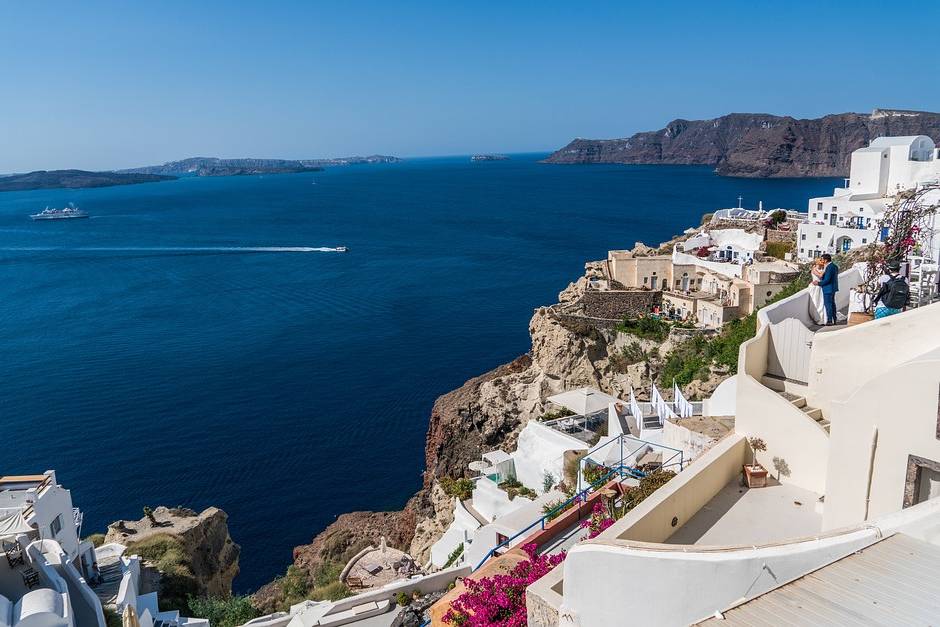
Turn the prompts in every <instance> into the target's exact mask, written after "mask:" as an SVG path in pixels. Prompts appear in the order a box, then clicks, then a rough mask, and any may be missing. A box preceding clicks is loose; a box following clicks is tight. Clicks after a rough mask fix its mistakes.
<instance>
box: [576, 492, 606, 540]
mask: <svg viewBox="0 0 940 627" xmlns="http://www.w3.org/2000/svg"><path fill="white" fill-rule="evenodd" d="M612 524H614V519H613V518H612V517H611V515H610V514H609V513H608V512H607V508H606V507H604V504H603V503H601V502H600V501H599V500H598V501H595V502H594V507H592V508H591V516H590V518H585V519H584V520H582V521H581V523H580V525H581V528H582V529H587V530H588V534H587V538H582V539H583V540H590V539H591V538H596V537H597V536H599V535H600V533H601V532H602V531H604V529H607V528H608V527H610V526H611V525H612Z"/></svg>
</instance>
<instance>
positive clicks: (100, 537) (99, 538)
mask: <svg viewBox="0 0 940 627" xmlns="http://www.w3.org/2000/svg"><path fill="white" fill-rule="evenodd" d="M104 537H105V536H104V534H103V533H93V534H91V535H90V536H88V537H87V538H85V539H86V540H88V541H89V542H91V543H92V544H93V545H94V546H95V548H96V549H97V548H98V547H99V546H101V545H102V544H104Z"/></svg>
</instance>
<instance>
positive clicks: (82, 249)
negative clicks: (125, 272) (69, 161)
mask: <svg viewBox="0 0 940 627" xmlns="http://www.w3.org/2000/svg"><path fill="white" fill-rule="evenodd" d="M0 250H2V251H10V252H76V253H88V252H91V253H140V252H144V253H166V252H169V253H341V252H346V248H345V247H344V246H338V247H329V246H78V247H74V248H69V247H55V246H5V247H3V248H0Z"/></svg>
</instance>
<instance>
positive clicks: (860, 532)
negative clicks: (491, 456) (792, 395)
mask: <svg viewBox="0 0 940 627" xmlns="http://www.w3.org/2000/svg"><path fill="white" fill-rule="evenodd" d="M938 530H940V499H937V500H933V501H928V502H926V503H923V504H921V505H917V506H915V507H911V508H908V509H906V510H902V511H901V512H898V513H896V514H892V515H889V516H886V517H884V518H882V519H880V520H878V521H875V522H873V523H871V524H867V525H861V526H857V527H851V528H847V529H841V530H837V531H833V532H830V533H827V534H820V535H818V536H815V537H806V538H794V539H792V540H790V541H786V542H779V543H774V544H767V545H761V546H723V547H716V546H692V545H664V544H653V543H646V542H635V541H630V540H620V539H616V538H613V537H612V536H610V535H607V533H604V534H602V535H601V536H599V537H598V538H596V539H594V540H587V541H584V542H582V543H580V544H578V545H576V546H574V547H573V548H572V549H571V551H569V553H568V557H567V559H566V560H565V562H564V585H563V587H562V590H563V599H564V600H563V602H562V604H561V607H560V608H559V612H558V615H559V621H558V624H559V625H561V626H563V627H569V626H570V627H574V626H579V627H595V626H603V625H623V624H636V625H688V624H690V623H694V622H697V621H700V620H702V619H705V618H708V617H709V616H712V615H714V613H715V612H721V611H724V610H726V609H728V607H729V606H731V605H733V604H735V603H737V602H739V601H742V600H748V599H752V598H754V597H756V596H759V595H761V594H763V593H764V592H767V591H769V590H772V589H774V588H777V587H779V586H781V585H783V584H785V583H788V582H790V581H793V580H794V579H796V578H799V577H802V576H803V575H805V574H807V573H808V572H811V571H813V570H815V569H817V568H820V567H822V566H825V565H826V564H830V563H832V562H833V561H835V560H837V559H840V558H842V557H845V556H847V555H851V554H852V553H854V552H856V551H858V550H860V549H863V548H864V547H866V546H869V545H871V544H873V543H874V542H877V541H878V540H880V539H882V538H884V537H887V536H889V535H892V534H894V533H897V532H903V533H906V534H908V535H911V536H913V537H915V538H918V539H921V540H924V541H926V542H932V543H934V544H938V543H940V534H938V533H937V532H938ZM556 588H557V586H556ZM677 599H681V600H682V602H681V603H677V602H676V600H677Z"/></svg>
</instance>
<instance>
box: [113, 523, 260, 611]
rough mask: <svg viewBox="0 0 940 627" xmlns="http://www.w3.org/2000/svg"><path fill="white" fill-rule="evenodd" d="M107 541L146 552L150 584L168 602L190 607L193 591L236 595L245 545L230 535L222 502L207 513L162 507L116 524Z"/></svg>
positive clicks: (163, 603) (145, 574) (195, 593)
mask: <svg viewBox="0 0 940 627" xmlns="http://www.w3.org/2000/svg"><path fill="white" fill-rule="evenodd" d="M147 511H149V510H147ZM103 542H104V543H110V542H117V543H119V544H123V545H125V546H126V547H127V553H128V554H137V555H140V556H141V558H142V559H143V560H144V566H145V568H144V572H143V574H142V578H143V579H144V581H147V582H148V585H147V586H145V587H146V588H149V589H152V590H159V593H160V600H161V606H163V607H173V608H176V609H183V610H185V609H186V608H187V596H188V595H192V596H196V597H199V596H210V597H220V598H226V597H228V596H230V595H231V594H232V581H233V580H234V579H235V576H236V575H238V558H239V554H240V553H241V548H240V547H239V546H238V545H237V544H235V542H234V541H233V540H232V537H231V536H230V535H229V530H228V515H227V514H226V513H225V512H224V511H222V510H220V509H218V508H216V507H209V508H207V509H205V510H203V511H202V512H201V513H196V512H195V511H193V510H191V509H185V508H168V507H157V508H155V509H153V510H152V511H150V513H149V515H145V516H144V517H143V518H141V519H140V520H118V521H116V522H113V523H111V524H110V525H108V532H107V534H106V535H105V537H104V539H103Z"/></svg>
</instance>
